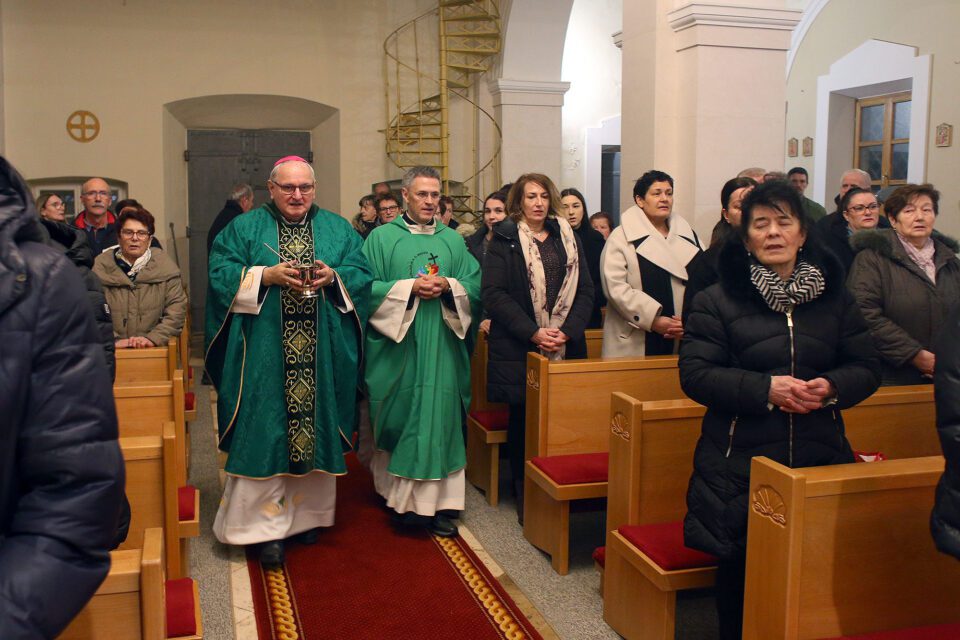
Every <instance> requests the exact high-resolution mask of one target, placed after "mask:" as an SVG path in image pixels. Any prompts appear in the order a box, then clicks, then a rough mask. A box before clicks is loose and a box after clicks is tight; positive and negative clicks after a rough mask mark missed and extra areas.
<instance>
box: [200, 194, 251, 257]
mask: <svg viewBox="0 0 960 640" xmlns="http://www.w3.org/2000/svg"><path fill="white" fill-rule="evenodd" d="M252 208H253V187H251V186H250V185H248V184H246V183H243V182H241V183H239V184H236V185H234V186H233V188H232V189H230V194H229V195H228V196H227V202H226V204H224V205H223V209H221V210H220V213H218V214H217V217H216V218H214V219H213V224H212V225H210V231H208V232H207V255H208V256H209V255H210V249H211V248H213V241H214V240H215V239H216V238H217V234H218V233H220V232H221V231H223V229H224V227H226V226H227V225H228V224H230V223H231V222H233V219H234V218H236V217H237V216H239V215H240V214H242V213H246V212H247V211H250V209H252Z"/></svg>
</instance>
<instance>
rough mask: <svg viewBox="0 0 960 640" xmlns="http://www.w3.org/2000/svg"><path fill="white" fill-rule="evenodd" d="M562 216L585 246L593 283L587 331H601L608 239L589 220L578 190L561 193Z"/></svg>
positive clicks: (604, 301)
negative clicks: (602, 270) (603, 257)
mask: <svg viewBox="0 0 960 640" xmlns="http://www.w3.org/2000/svg"><path fill="white" fill-rule="evenodd" d="M560 214H561V215H563V216H564V217H566V219H567V222H569V223H570V226H571V227H572V228H573V230H574V231H575V232H576V233H577V235H578V236H579V237H580V244H582V245H583V251H584V253H585V254H586V257H587V266H588V267H589V268H590V278H591V280H592V281H593V312H592V313H591V314H590V322H588V323H587V329H599V328H600V327H602V326H603V313H602V312H601V311H600V310H601V309H602V308H603V307H605V306H607V298H606V296H604V295H603V285H601V284H600V256H601V255H602V254H603V247H604V245H605V244H606V243H607V239H606V238H604V237H603V234H602V233H600V232H599V231H597V230H596V229H594V228H593V226H591V224H590V222H589V221H588V220H587V201H586V200H585V199H584V197H583V194H582V193H580V192H579V191H578V190H577V189H572V188H571V189H564V190H563V191H561V192H560Z"/></svg>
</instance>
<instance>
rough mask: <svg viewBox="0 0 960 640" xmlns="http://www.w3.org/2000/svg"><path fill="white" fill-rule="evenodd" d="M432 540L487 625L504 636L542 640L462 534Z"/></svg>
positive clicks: (511, 638) (513, 638) (522, 639)
mask: <svg viewBox="0 0 960 640" xmlns="http://www.w3.org/2000/svg"><path fill="white" fill-rule="evenodd" d="M433 541H434V542H435V543H436V544H437V546H438V547H439V548H440V550H441V552H443V553H444V555H445V556H446V558H447V561H448V562H450V564H451V566H452V567H453V569H454V570H456V571H457V572H458V573H459V575H460V579H461V580H462V581H463V584H464V586H465V587H466V588H467V590H468V592H469V593H470V594H471V595H473V597H474V599H475V600H476V602H477V604H478V606H481V607H483V609H484V610H485V612H486V614H487V616H488V618H489V619H490V623H491V625H493V627H494V630H495V631H497V632H498V633H499V634H500V636H501V637H502V638H506V639H507V640H542V637H541V635H540V634H539V633H538V632H537V630H536V629H534V627H533V625H532V624H531V623H530V621H529V620H528V619H527V617H526V616H525V615H523V613H522V612H521V611H520V610H519V607H517V603H516V602H514V600H513V598H511V597H510V596H509V595H508V594H507V592H506V590H505V589H504V588H503V585H502V584H500V581H499V580H497V579H496V578H495V577H493V574H491V573H490V570H489V569H487V566H486V565H485V564H483V561H481V560H480V558H478V557H477V555H476V554H475V553H474V552H473V549H471V548H470V547H469V545H467V544H466V542H464V540H463V538H461V537H456V538H440V537H438V536H433Z"/></svg>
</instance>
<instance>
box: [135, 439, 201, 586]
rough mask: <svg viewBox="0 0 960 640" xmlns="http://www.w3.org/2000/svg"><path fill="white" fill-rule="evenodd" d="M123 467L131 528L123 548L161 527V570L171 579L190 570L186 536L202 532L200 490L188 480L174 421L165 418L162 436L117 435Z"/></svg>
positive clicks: (195, 535) (194, 535) (191, 536)
mask: <svg viewBox="0 0 960 640" xmlns="http://www.w3.org/2000/svg"><path fill="white" fill-rule="evenodd" d="M120 449H121V451H122V452H123V457H124V462H125V464H126V469H127V487H126V493H127V499H128V500H129V501H130V512H131V520H130V532H129V534H128V536H127V541H126V542H125V543H124V544H123V545H121V548H124V549H126V548H131V547H134V546H136V545H137V544H138V542H137V541H139V540H140V539H141V537H142V535H143V532H144V531H146V530H147V529H150V528H155V527H158V528H162V529H163V531H164V548H165V556H166V566H165V570H166V573H167V576H168V577H169V578H171V579H174V578H181V577H184V576H186V575H188V573H189V566H190V563H189V545H188V539H189V538H195V537H198V536H199V535H200V494H199V492H198V491H197V490H196V489H194V488H192V487H189V486H188V485H187V484H186V469H185V468H184V467H183V466H182V465H181V464H180V462H179V458H178V455H177V443H176V437H175V435H174V426H173V423H171V422H167V423H165V424H164V430H163V437H162V438H158V437H156V436H138V437H130V438H120Z"/></svg>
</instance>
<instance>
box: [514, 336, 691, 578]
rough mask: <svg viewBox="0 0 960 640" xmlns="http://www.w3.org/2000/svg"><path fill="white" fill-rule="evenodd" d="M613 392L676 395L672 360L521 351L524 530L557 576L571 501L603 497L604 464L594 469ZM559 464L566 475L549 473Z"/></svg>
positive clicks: (564, 560)
mask: <svg viewBox="0 0 960 640" xmlns="http://www.w3.org/2000/svg"><path fill="white" fill-rule="evenodd" d="M616 390H623V391H625V392H627V393H631V394H632V395H634V396H636V397H639V398H641V399H644V400H656V399H670V398H682V397H683V392H682V391H681V390H680V378H679V373H678V371H677V358H676V357H657V358H609V359H596V360H595V359H586V360H570V361H560V362H551V361H549V360H547V359H546V358H544V357H543V356H541V355H539V354H535V353H529V354H527V416H526V420H527V424H526V457H527V462H526V465H525V478H524V515H523V518H524V525H523V535H524V537H525V538H526V539H527V540H528V541H529V542H530V543H531V544H532V545H534V546H535V547H537V548H538V549H540V550H542V551H545V552H546V553H547V554H549V555H550V562H551V565H552V566H553V568H554V570H555V571H556V572H557V573H559V574H561V575H565V574H566V573H567V572H568V570H569V539H570V538H569V522H570V504H571V502H572V501H574V500H583V499H590V498H603V497H605V496H606V491H607V477H606V469H605V466H603V465H601V469H600V471H599V473H596V472H594V471H593V470H592V469H593V468H594V467H595V462H596V461H597V460H600V459H603V460H605V458H600V457H598V456H604V454H605V453H606V451H607V448H608V447H609V436H608V433H609V431H608V427H609V421H608V412H609V409H610V392H611V391H616ZM533 460H536V462H533ZM557 463H559V467H558V464H557ZM558 468H559V469H563V468H566V469H567V470H568V471H569V473H568V474H566V475H565V477H564V475H559V474H558V473H556V471H555V472H554V473H552V474H551V473H550V470H551V469H555V470H556V469H558ZM585 471H586V472H589V473H588V474H587V475H586V476H583V475H582V474H583V473H584V472H585ZM590 474H592V475H590Z"/></svg>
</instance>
